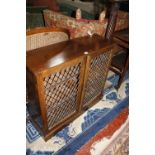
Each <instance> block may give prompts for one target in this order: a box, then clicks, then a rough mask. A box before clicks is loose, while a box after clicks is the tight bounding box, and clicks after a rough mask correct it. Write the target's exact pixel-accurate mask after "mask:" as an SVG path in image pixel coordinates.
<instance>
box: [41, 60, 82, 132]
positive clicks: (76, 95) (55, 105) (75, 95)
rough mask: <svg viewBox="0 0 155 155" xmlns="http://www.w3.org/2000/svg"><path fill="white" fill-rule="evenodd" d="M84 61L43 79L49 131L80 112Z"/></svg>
mask: <svg viewBox="0 0 155 155" xmlns="http://www.w3.org/2000/svg"><path fill="white" fill-rule="evenodd" d="M82 61H83V59H82V60H81V61H78V62H72V63H69V64H68V65H67V66H66V67H65V68H61V69H60V70H59V69H57V71H56V72H55V71H54V72H52V71H51V73H50V74H49V75H48V76H46V77H44V78H43V84H44V94H45V105H46V114H47V125H48V130H50V129H51V128H53V127H55V126H56V125H58V124H59V123H60V122H62V121H63V120H64V119H65V118H68V117H70V116H72V115H73V114H75V113H76V112H77V111H78V106H79V102H80V100H79V99H80V87H81V84H82V83H81V82H82V81H83V80H82V79H81V78H83V75H82V74H83V73H82V72H83V69H82V67H83V66H82V65H84V64H83V62H82Z"/></svg>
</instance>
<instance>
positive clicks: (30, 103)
mask: <svg viewBox="0 0 155 155" xmlns="http://www.w3.org/2000/svg"><path fill="white" fill-rule="evenodd" d="M26 94H27V110H28V112H29V115H30V117H31V118H32V120H33V121H34V122H35V123H36V124H37V125H38V126H39V127H40V128H42V126H43V122H42V119H41V112H40V106H39V97H38V94H37V88H36V78H35V76H34V75H33V74H32V73H31V72H30V71H29V70H28V69H27V70H26Z"/></svg>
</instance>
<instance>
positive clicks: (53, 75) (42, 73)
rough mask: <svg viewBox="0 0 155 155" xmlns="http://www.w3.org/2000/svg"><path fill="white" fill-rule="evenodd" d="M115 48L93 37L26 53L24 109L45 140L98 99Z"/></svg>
mask: <svg viewBox="0 0 155 155" xmlns="http://www.w3.org/2000/svg"><path fill="white" fill-rule="evenodd" d="M114 46H115V44H114V42H113V41H106V40H104V39H103V38H102V37H100V36H98V35H93V36H92V37H82V38H77V39H73V40H69V41H64V42H61V43H57V44H53V45H50V46H46V47H42V48H38V49H35V50H31V51H27V52H26V55H27V56H26V73H27V75H26V77H27V78H26V80H27V93H28V94H27V95H28V100H29V102H28V104H27V109H28V111H29V114H30V118H31V120H32V122H33V123H34V125H35V126H36V128H37V129H38V130H39V131H40V133H41V134H42V135H43V137H44V139H45V140H48V139H49V138H50V137H51V136H52V135H53V134H54V133H56V132H57V131H59V130H60V129H61V128H63V127H64V126H66V125H67V124H68V123H70V122H71V121H73V120H74V119H75V118H76V117H78V116H79V115H80V114H82V113H83V112H84V111H85V110H86V109H87V108H89V107H90V106H92V105H94V104H95V103H96V102H97V101H99V100H100V99H101V97H102V95H103V88H104V84H105V81H106V76H107V73H108V68H109V65H110V62H111V57H112V52H113V49H114Z"/></svg>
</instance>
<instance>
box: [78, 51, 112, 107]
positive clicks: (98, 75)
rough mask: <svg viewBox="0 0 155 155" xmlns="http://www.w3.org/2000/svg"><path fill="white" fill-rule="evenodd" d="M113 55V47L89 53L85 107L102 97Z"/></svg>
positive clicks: (83, 98) (84, 93) (83, 97)
mask: <svg viewBox="0 0 155 155" xmlns="http://www.w3.org/2000/svg"><path fill="white" fill-rule="evenodd" d="M111 56H112V49H111V48H108V49H104V50H100V51H96V52H93V53H91V54H89V55H88V57H87V64H86V71H85V80H84V89H83V94H82V100H81V102H82V105H83V107H85V106H86V107H87V106H89V105H91V104H93V103H96V102H97V101H98V100H100V99H101V97H102V92H103V88H104V84H105V81H106V77H107V73H108V68H109V64H110V62H111Z"/></svg>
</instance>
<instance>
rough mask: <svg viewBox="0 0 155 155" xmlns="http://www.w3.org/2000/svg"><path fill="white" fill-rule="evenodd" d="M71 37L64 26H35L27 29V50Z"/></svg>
mask: <svg viewBox="0 0 155 155" xmlns="http://www.w3.org/2000/svg"><path fill="white" fill-rule="evenodd" d="M68 39H69V32H68V30H66V29H63V28H45V27H44V28H34V29H30V30H27V31H26V51H29V50H33V49H36V48H40V47H43V46H48V45H50V44H55V43H58V42H62V41H66V40H68Z"/></svg>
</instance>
